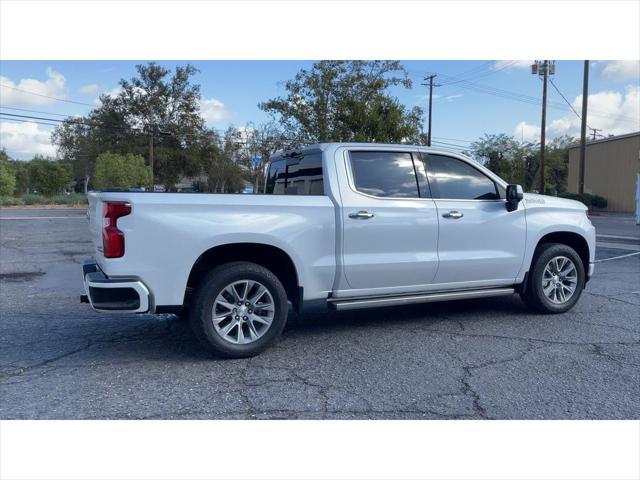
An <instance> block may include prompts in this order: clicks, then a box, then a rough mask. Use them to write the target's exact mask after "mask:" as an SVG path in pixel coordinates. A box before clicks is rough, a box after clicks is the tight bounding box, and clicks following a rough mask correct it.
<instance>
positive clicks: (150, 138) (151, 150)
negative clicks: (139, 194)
mask: <svg viewBox="0 0 640 480" xmlns="http://www.w3.org/2000/svg"><path fill="white" fill-rule="evenodd" d="M149 167H151V185H150V186H149V188H150V190H149V191H151V192H153V191H155V188H154V186H155V183H154V179H153V127H151V131H150V133H149Z"/></svg>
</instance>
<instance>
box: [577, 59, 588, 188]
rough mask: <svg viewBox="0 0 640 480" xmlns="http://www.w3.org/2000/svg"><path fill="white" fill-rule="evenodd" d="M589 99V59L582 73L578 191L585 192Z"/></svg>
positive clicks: (585, 62)
mask: <svg viewBox="0 0 640 480" xmlns="http://www.w3.org/2000/svg"><path fill="white" fill-rule="evenodd" d="M588 100H589V60H585V61H584V73H583V74H582V119H581V120H582V123H581V125H580V179H579V181H578V193H584V169H585V166H586V164H587V103H588Z"/></svg>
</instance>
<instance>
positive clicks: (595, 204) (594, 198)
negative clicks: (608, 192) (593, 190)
mask: <svg viewBox="0 0 640 480" xmlns="http://www.w3.org/2000/svg"><path fill="white" fill-rule="evenodd" d="M558 196H559V197H562V198H568V199H571V200H577V201H579V202H582V203H584V204H585V205H586V206H587V207H592V208H607V205H608V204H609V202H608V201H607V199H606V198H604V197H601V196H600V195H592V194H590V193H582V194H581V193H571V192H563V193H561V194H560V195H558Z"/></svg>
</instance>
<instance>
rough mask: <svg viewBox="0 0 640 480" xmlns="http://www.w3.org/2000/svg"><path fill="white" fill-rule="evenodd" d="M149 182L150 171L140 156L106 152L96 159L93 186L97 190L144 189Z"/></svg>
mask: <svg viewBox="0 0 640 480" xmlns="http://www.w3.org/2000/svg"><path fill="white" fill-rule="evenodd" d="M150 181H151V169H150V168H149V167H148V166H146V165H145V163H144V158H143V157H142V156H141V155H134V154H132V153H128V154H127V155H120V154H118V153H110V152H106V153H102V154H100V155H98V158H97V159H96V164H95V170H94V173H93V185H94V187H96V188H98V189H107V188H131V187H146V186H148V185H149V183H150Z"/></svg>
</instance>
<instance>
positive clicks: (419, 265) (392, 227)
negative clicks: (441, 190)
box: [342, 197, 438, 289]
mask: <svg viewBox="0 0 640 480" xmlns="http://www.w3.org/2000/svg"><path fill="white" fill-rule="evenodd" d="M342 210H343V225H344V248H343V252H344V266H345V275H346V278H347V282H349V285H350V286H351V288H355V289H366V288H381V287H399V286H405V285H425V284H428V283H431V282H432V281H433V278H434V276H435V274H436V270H437V268H438V218H437V213H436V207H435V205H434V203H433V200H431V199H416V200H380V199H373V198H367V197H362V198H360V199H357V198H354V199H351V200H350V201H349V202H348V203H346V204H343V209H342ZM359 211H366V212H369V213H373V214H374V215H375V216H374V217H372V218H370V219H354V218H351V217H349V214H350V213H354V212H359Z"/></svg>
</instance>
